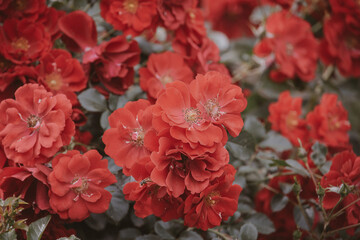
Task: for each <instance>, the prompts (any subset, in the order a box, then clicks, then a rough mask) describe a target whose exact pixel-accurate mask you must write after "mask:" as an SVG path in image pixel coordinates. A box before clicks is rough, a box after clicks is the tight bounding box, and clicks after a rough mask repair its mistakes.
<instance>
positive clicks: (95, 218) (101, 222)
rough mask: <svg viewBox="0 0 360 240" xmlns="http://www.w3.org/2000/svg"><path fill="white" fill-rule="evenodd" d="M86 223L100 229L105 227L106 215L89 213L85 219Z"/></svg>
mask: <svg viewBox="0 0 360 240" xmlns="http://www.w3.org/2000/svg"><path fill="white" fill-rule="evenodd" d="M85 223H86V225H88V226H89V227H90V228H92V229H94V230H96V231H102V230H104V229H105V227H106V223H107V217H106V215H105V214H103V213H101V214H96V213H91V214H90V216H89V217H88V218H86V219H85Z"/></svg>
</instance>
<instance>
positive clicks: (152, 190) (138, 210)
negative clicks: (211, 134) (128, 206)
mask: <svg viewBox="0 0 360 240" xmlns="http://www.w3.org/2000/svg"><path fill="white" fill-rule="evenodd" d="M123 192H124V194H125V199H126V200H130V201H136V202H135V204H134V210H135V215H136V216H138V217H141V218H145V217H147V216H149V215H151V214H154V215H155V216H157V217H160V218H161V220H163V221H165V222H167V221H170V220H173V219H178V218H180V217H182V216H183V213H182V211H181V208H182V204H183V200H182V198H180V197H179V198H174V197H173V196H171V195H169V194H168V193H167V190H166V188H165V187H160V186H158V185H156V184H155V183H153V182H152V181H151V180H150V179H149V178H148V179H144V180H143V181H141V182H140V183H138V182H130V183H127V184H126V185H125V186H124V189H123Z"/></svg>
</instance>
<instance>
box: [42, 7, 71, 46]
mask: <svg viewBox="0 0 360 240" xmlns="http://www.w3.org/2000/svg"><path fill="white" fill-rule="evenodd" d="M65 14H66V13H65V11H62V10H57V9H55V8H53V7H49V8H46V9H45V11H44V12H43V13H42V14H40V15H39V18H38V19H37V20H36V22H39V23H41V24H42V25H44V27H45V30H46V31H47V32H48V33H49V34H50V36H51V40H52V41H53V42H54V41H55V40H56V39H58V38H59V37H60V36H61V32H60V28H59V19H60V18H61V17H62V16H64V15H65Z"/></svg>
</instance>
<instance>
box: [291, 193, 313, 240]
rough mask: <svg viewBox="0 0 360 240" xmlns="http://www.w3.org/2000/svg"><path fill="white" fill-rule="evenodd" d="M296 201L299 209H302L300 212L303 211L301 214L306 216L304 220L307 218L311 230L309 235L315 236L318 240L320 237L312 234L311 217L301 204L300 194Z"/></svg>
mask: <svg viewBox="0 0 360 240" xmlns="http://www.w3.org/2000/svg"><path fill="white" fill-rule="evenodd" d="M296 199H297V201H298V204H297V205H298V206H299V208H300V211H301V213H302V215H303V216H304V218H305V222H306V225H308V228H309V231H308V232H309V234H311V235H313V236H314V237H315V238H316V239H318V237H317V236H316V235H315V234H313V233H311V222H310V218H309V216H308V215H307V213H306V212H305V209H304V208H303V205H302V203H301V200H300V194H298V195H297V196H296Z"/></svg>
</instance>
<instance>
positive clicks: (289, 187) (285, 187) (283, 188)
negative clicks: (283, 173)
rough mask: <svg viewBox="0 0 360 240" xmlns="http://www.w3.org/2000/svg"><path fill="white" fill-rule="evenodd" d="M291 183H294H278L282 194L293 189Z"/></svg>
mask: <svg viewBox="0 0 360 240" xmlns="http://www.w3.org/2000/svg"><path fill="white" fill-rule="evenodd" d="M293 185H294V184H290V183H284V182H281V183H279V186H280V189H281V191H282V192H283V194H288V193H290V192H291V191H292V189H293Z"/></svg>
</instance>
